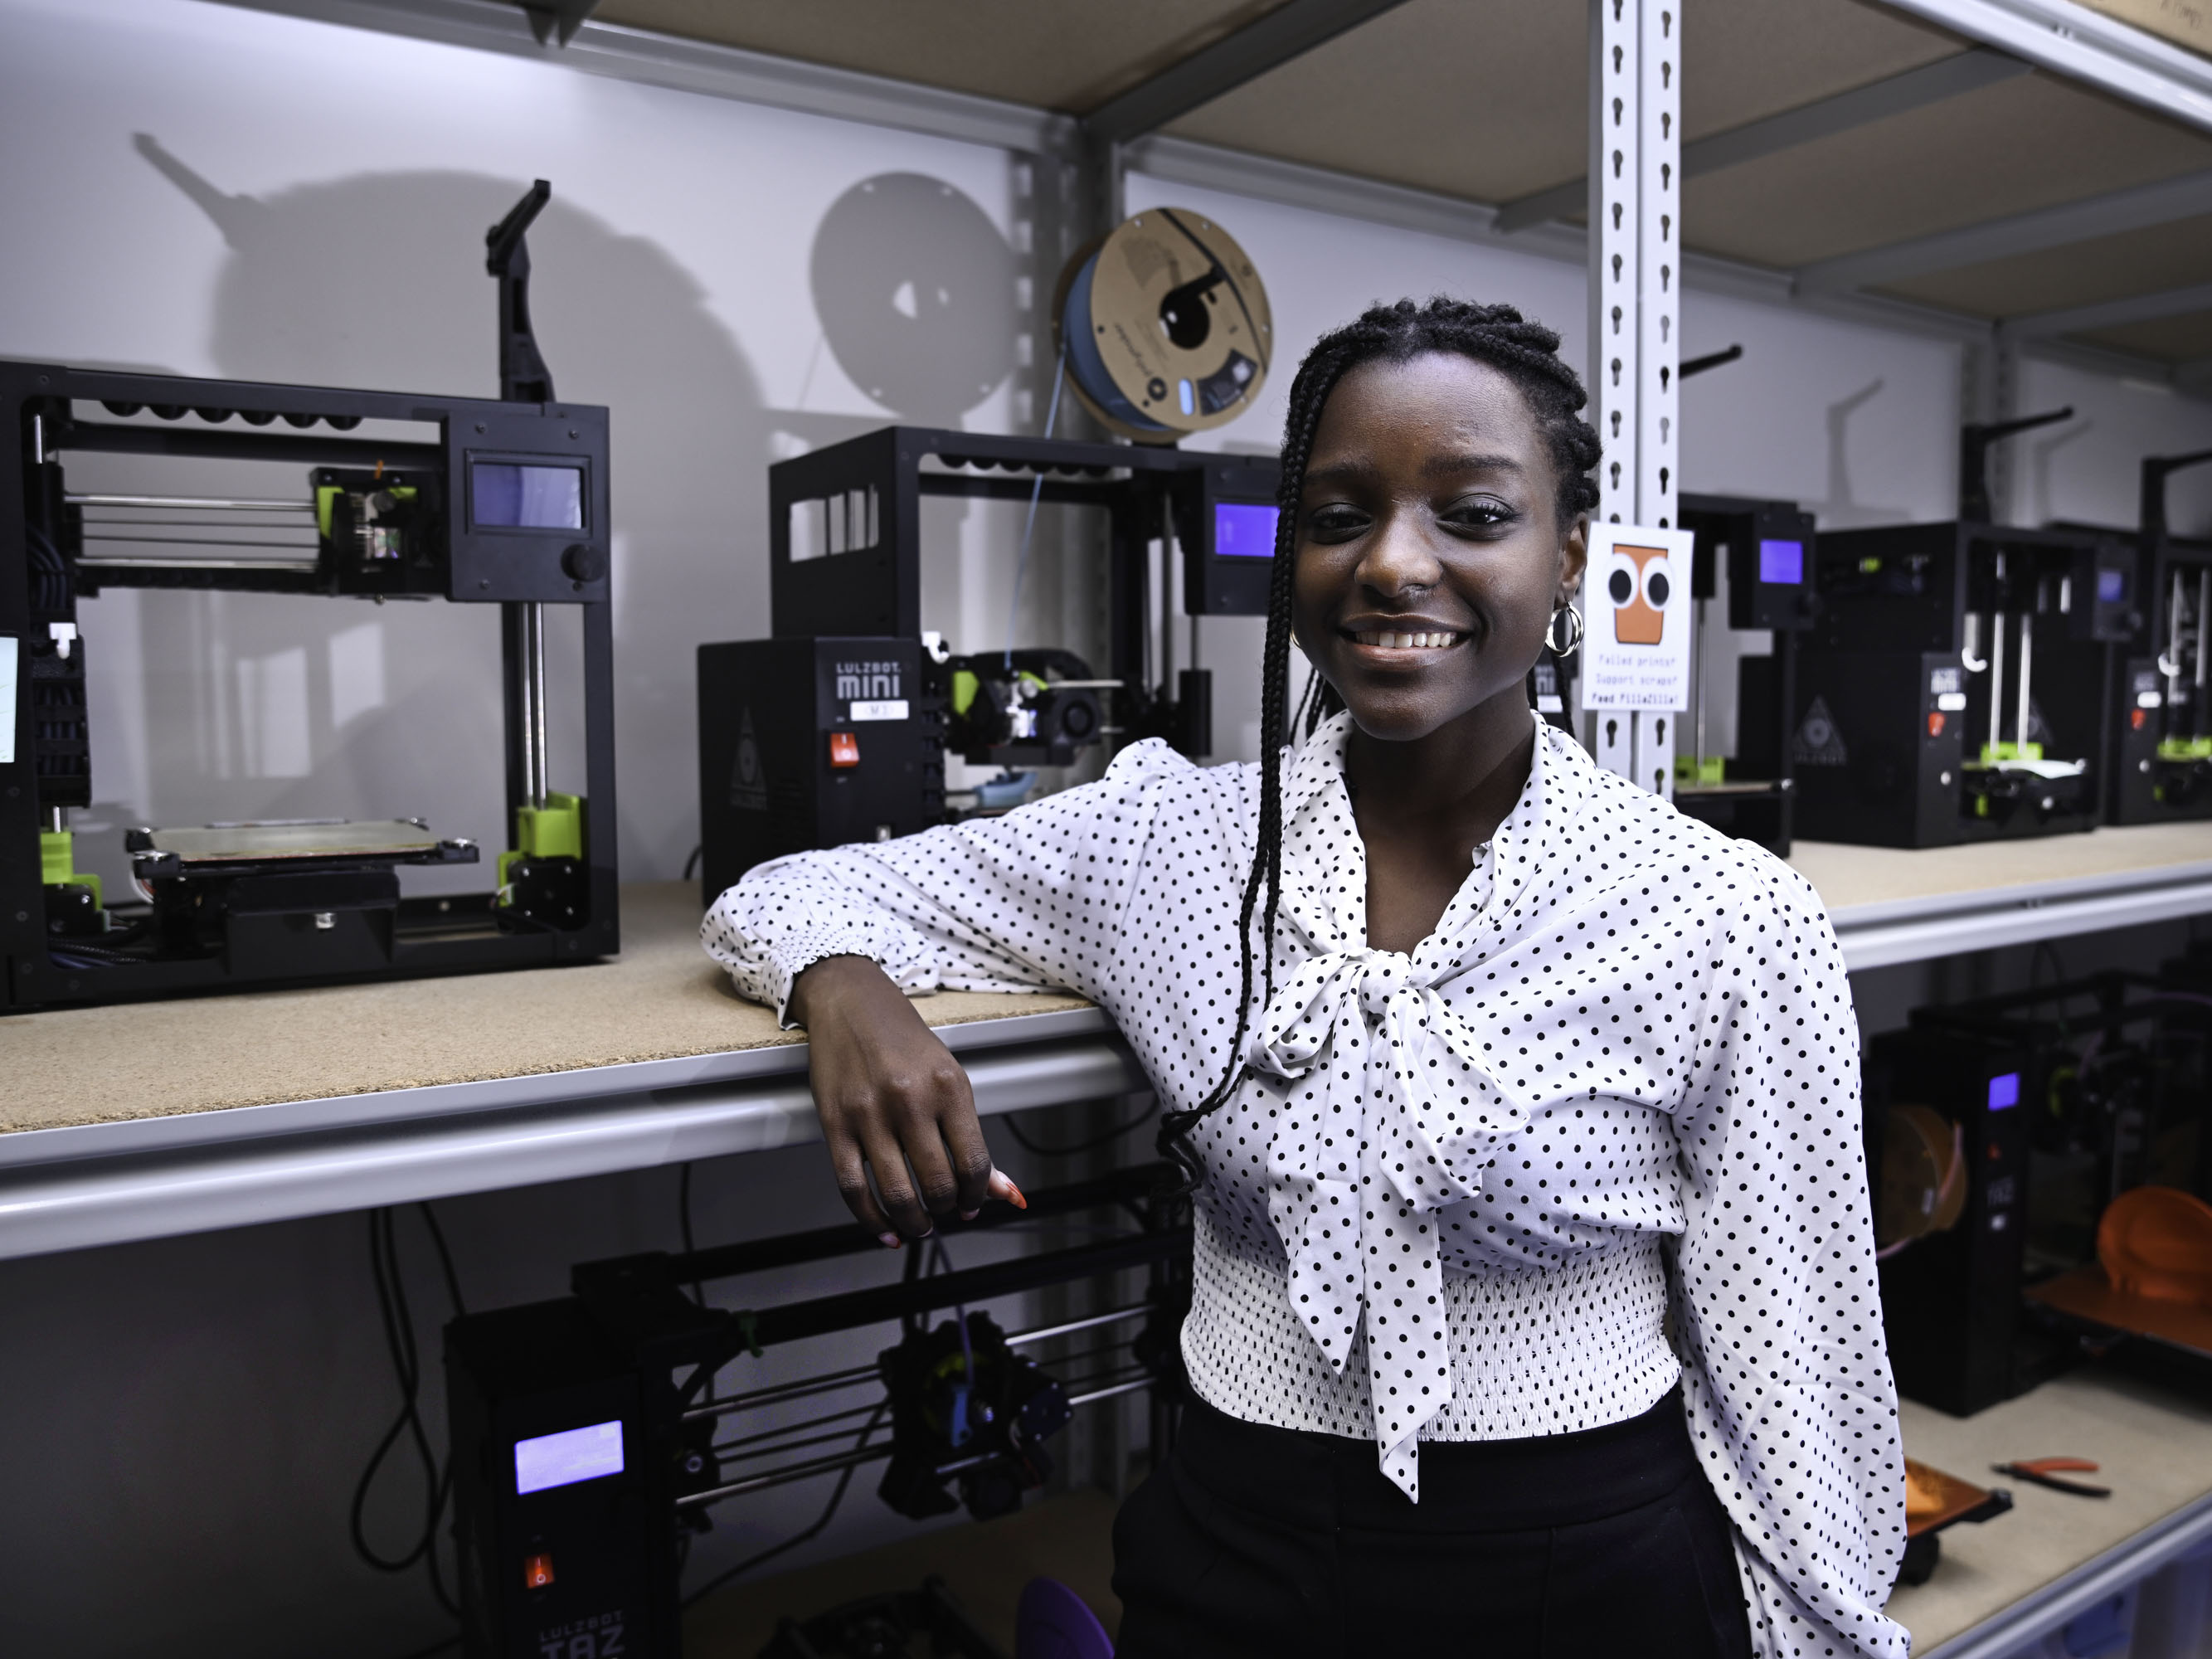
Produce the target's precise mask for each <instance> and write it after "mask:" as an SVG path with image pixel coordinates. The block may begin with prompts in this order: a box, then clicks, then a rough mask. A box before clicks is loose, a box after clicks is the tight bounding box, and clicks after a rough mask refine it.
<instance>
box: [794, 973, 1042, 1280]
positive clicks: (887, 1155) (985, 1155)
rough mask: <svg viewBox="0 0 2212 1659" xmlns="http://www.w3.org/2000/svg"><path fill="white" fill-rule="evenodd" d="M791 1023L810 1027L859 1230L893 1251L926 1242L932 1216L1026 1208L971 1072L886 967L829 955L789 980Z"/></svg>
mask: <svg viewBox="0 0 2212 1659" xmlns="http://www.w3.org/2000/svg"><path fill="white" fill-rule="evenodd" d="M790 1013H791V1017H792V1018H793V1019H795V1020H797V1021H798V1022H799V1024H801V1025H803V1026H805V1028H806V1036H807V1042H808V1044H809V1046H810V1048H811V1068H812V1071H811V1076H812V1082H813V1085H814V1108H815V1110H817V1112H819V1113H820V1114H821V1115H822V1138H823V1140H825V1141H826V1142H828V1143H829V1163H830V1166H831V1168H833V1169H834V1170H836V1175H837V1190H838V1192H839V1194H842V1197H843V1198H844V1200H845V1204H846V1206H847V1207H848V1209H850V1210H851V1211H852V1212H853V1213H854V1215H855V1216H856V1217H858V1218H860V1225H862V1226H864V1227H866V1228H867V1229H868V1230H869V1231H871V1232H872V1233H874V1234H876V1236H877V1237H879V1238H881V1239H882V1240H883V1242H884V1244H886V1245H888V1246H891V1247H894V1248H895V1247H896V1245H897V1244H898V1243H899V1241H900V1239H901V1238H902V1237H906V1238H921V1237H925V1236H926V1235H927V1234H928V1232H929V1231H931V1229H932V1228H933V1226H934V1225H935V1223H933V1221H932V1220H931V1219H930V1218H931V1217H932V1216H933V1215H952V1214H957V1215H959V1216H961V1217H962V1218H963V1219H964V1218H968V1217H971V1216H973V1215H974V1214H975V1212H976V1211H978V1210H979V1209H981V1207H982V1205H983V1200H985V1199H986V1198H1003V1199H1006V1200H1009V1201H1010V1202H1012V1203H1014V1204H1018V1205H1020V1204H1022V1203H1023V1200H1022V1195H1021V1192H1020V1189H1019V1188H1017V1187H1016V1186H1015V1185H1014V1183H1013V1182H1011V1181H1009V1180H1007V1179H1006V1176H1002V1175H1000V1174H999V1173H998V1171H997V1170H994V1168H993V1167H992V1164H991V1149H990V1148H989V1147H988V1146H986V1145H985V1144H984V1141H983V1126H982V1125H981V1123H980V1122H979V1121H977V1120H976V1117H975V1095H974V1093H973V1092H972V1091H970V1090H969V1087H968V1074H967V1073H965V1072H963V1071H962V1070H961V1069H960V1063H959V1062H958V1061H957V1060H954V1059H953V1058H952V1055H951V1051H950V1050H948V1049H947V1048H945V1044H944V1043H943V1042H940V1041H939V1039H938V1036H937V1033H936V1032H934V1031H933V1030H930V1029H929V1027H928V1026H927V1024H924V1023H923V1020H922V1018H921V1015H920V1014H918V1013H916V1012H915V1008H914V1005H913V1003H911V1002H910V1001H908V1000H907V995H906V993H904V992H903V991H902V990H900V989H899V988H898V987H897V986H896V985H894V984H892V983H891V981H890V976H889V975H886V974H885V973H884V970H883V969H881V968H879V967H878V966H877V965H876V964H875V963H872V962H871V961H870V960H869V959H868V958H867V957H823V959H822V960H821V961H819V962H817V963H814V964H813V965H812V966H811V967H810V968H808V969H806V970H805V972H803V973H801V974H800V975H799V977H798V978H797V979H796V980H794V981H793V982H792V987H791V1002H790ZM871 1170H872V1171H873V1172H874V1175H875V1187H874V1190H873V1191H871V1190H870V1188H869V1185H868V1176H869V1172H870V1171H871ZM1024 1207H1026V1206H1024Z"/></svg>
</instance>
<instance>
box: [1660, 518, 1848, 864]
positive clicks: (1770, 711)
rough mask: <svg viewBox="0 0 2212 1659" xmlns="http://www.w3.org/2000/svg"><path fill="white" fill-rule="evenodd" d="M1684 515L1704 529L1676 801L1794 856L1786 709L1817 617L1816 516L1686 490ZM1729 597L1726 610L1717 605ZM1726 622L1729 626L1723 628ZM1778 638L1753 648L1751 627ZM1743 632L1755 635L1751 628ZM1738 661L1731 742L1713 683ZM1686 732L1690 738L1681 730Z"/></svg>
mask: <svg viewBox="0 0 2212 1659" xmlns="http://www.w3.org/2000/svg"><path fill="white" fill-rule="evenodd" d="M1680 524H1681V526H1682V527H1683V528H1684V529H1685V530H1687V531H1690V532H1692V534H1694V535H1695V536H1696V538H1697V544H1696V551H1695V554H1694V556H1693V558H1692V569H1691V573H1690V592H1691V595H1692V599H1694V600H1695V601H1696V604H1697V630H1696V632H1695V634H1694V635H1692V638H1693V639H1694V640H1695V641H1696V644H1695V645H1694V646H1693V647H1692V649H1693V651H1694V653H1695V655H1694V656H1693V657H1692V674H1691V689H1690V712H1689V718H1688V719H1687V720H1685V721H1683V722H1682V725H1681V728H1680V730H1681V736H1680V738H1677V743H1678V744H1680V745H1681V746H1680V748H1678V750H1677V752H1676V755H1675V759H1674V805H1675V806H1676V807H1678V808H1679V809H1680V811H1684V812H1686V813H1688V814H1689V815H1690V816H1691V817H1694V818H1699V819H1701V820H1703V821H1704V822H1705V823H1710V824H1711V825H1712V826H1713V827H1714V828H1715V829H1719V830H1723V831H1724V832H1726V833H1727V834H1729V835H1732V836H1741V837H1743V838H1744V839H1745V840H1747V841H1755V842H1758V843H1759V845H1760V846H1762V847H1765V848H1768V849H1769V850H1770V851H1771V852H1774V853H1777V854H1783V855H1784V856H1787V854H1789V851H1790V831H1791V828H1792V823H1793V817H1794V811H1793V809H1794V806H1795V804H1796V786H1795V780H1794V778H1793V775H1792V774H1793V771H1794V769H1793V767H1792V765H1791V761H1790V742H1789V732H1788V729H1787V724H1786V720H1785V711H1786V710H1788V709H1789V708H1790V706H1791V703H1792V701H1793V697H1794V694H1795V691H1796V660H1797V638H1798V635H1800V634H1802V632H1803V631H1804V630H1805V629H1808V628H1810V627H1811V626H1812V625H1813V619H1814V616H1815V614H1816V613H1817V609H1818V604H1819V601H1818V600H1817V599H1816V598H1815V597H1814V592H1813V573H1814V548H1815V546H1816V542H1815V538H1814V532H1813V515H1812V514H1811V513H1807V512H1805V511H1803V510H1802V509H1801V508H1800V507H1797V506H1796V504H1795V503H1794V502H1790V501H1757V500H1751V499H1747V498H1744V497H1740V496H1734V495H1684V496H1683V497H1682V498H1681V501H1680ZM1723 597H1725V599H1726V602H1727V609H1726V611H1725V612H1723V614H1722V615H1720V616H1716V615H1714V614H1712V613H1713V611H1714V610H1715V609H1716V607H1715V605H1714V603H1713V602H1714V601H1715V600H1717V599H1722V598H1723ZM1723 620H1724V621H1725V623H1726V626H1725V627H1722V626H1718V625H1717V624H1719V623H1722V622H1723ZM1761 631H1765V632H1767V633H1769V634H1770V635H1771V645H1770V646H1769V648H1768V649H1766V650H1765V651H1760V650H1759V649H1757V645H1758V641H1757V640H1756V638H1755V636H1756V635H1757V634H1759V632H1761ZM1746 635H1752V636H1754V637H1752V638H1747V637H1745V636H1746ZM1731 657H1732V658H1733V659H1734V662H1735V742H1734V744H1733V752H1729V745H1726V744H1723V742H1722V741H1721V738H1720V733H1719V731H1718V721H1717V720H1716V719H1715V718H1714V708H1713V706H1714V705H1715V704H1717V702H1719V695H1718V688H1717V685H1716V684H1715V682H1716V681H1717V679H1718V678H1720V677H1721V676H1722V675H1723V674H1725V673H1726V671H1727V670H1726V666H1725V665H1726V664H1727V663H1728V661H1729V659H1730V658H1731ZM1684 738H1686V739H1687V741H1686V743H1684V742H1683V739H1684Z"/></svg>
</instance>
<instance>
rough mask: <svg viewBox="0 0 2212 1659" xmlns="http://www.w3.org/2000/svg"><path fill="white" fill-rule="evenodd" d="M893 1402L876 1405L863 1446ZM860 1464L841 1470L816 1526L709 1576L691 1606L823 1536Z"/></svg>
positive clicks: (687, 1599)
mask: <svg viewBox="0 0 2212 1659" xmlns="http://www.w3.org/2000/svg"><path fill="white" fill-rule="evenodd" d="M890 1404H891V1402H890V1401H889V1400H888V1399H886V1400H884V1401H882V1402H881V1403H880V1404H878V1406H877V1407H876V1409H875V1414H874V1415H873V1416H872V1417H870V1418H869V1419H868V1421H867V1425H866V1427H864V1428H863V1429H861V1431H860V1449H865V1448H866V1445H867V1443H868V1437H869V1436H870V1435H872V1434H873V1433H874V1432H875V1431H876V1429H877V1426H878V1425H879V1424H881V1423H882V1421H883V1420H884V1413H885V1412H887V1411H889V1410H890ZM859 1467H860V1466H859V1465H858V1464H853V1465H850V1466H848V1468H844V1469H843V1470H842V1471H840V1472H839V1474H838V1476H837V1485H836V1487H835V1488H834V1489H833V1490H832V1491H831V1492H830V1493H829V1502H828V1503H827V1504H823V1506H822V1513H821V1514H820V1515H818V1516H816V1517H815V1519H814V1524H813V1525H812V1526H811V1527H809V1528H806V1530H805V1531H804V1532H796V1533H793V1534H792V1535H791V1536H790V1537H788V1538H787V1539H785V1540H784V1541H782V1542H781V1544H772V1545H770V1546H769V1547H768V1548H766V1549H764V1550H763V1551H762V1552H761V1553H759V1554H758V1555H749V1556H747V1557H746V1558H745V1559H744V1560H742V1561H740V1562H738V1565H735V1566H734V1567H726V1568H724V1569H723V1570H722V1571H720V1572H718V1573H716V1574H715V1575H714V1577H712V1578H709V1579H708V1581H707V1582H706V1583H703V1584H702V1585H700V1586H699V1588H698V1589H695V1590H693V1591H692V1592H691V1593H690V1595H687V1596H685V1597H684V1606H685V1607H690V1605H691V1604H692V1603H693V1602H695V1601H699V1600H700V1599H701V1598H702V1597H703V1596H706V1595H712V1594H713V1593H714V1591H716V1590H718V1589H721V1588H722V1586H723V1585H725V1584H726V1583H729V1582H730V1580H732V1578H737V1577H742V1576H744V1574H746V1573H749V1572H750V1571H752V1570H753V1569H754V1568H755V1567H757V1566H759V1565H762V1563H763V1562H767V1561H773V1560H775V1558H776V1557H777V1556H779V1555H782V1554H785V1553H788V1552H789V1551H792V1550H795V1549H797V1548H798V1547H799V1546H800V1545H801V1544H804V1543H806V1542H808V1541H810V1540H812V1539H816V1538H818V1537H820V1536H821V1535H822V1533H823V1528H826V1527H828V1526H829V1522H831V1521H832V1520H833V1519H834V1518H836V1514H837V1506H838V1505H839V1504H842V1503H843V1502H844V1501H845V1488H846V1487H848V1486H851V1485H852V1484H853V1474H854V1470H855V1469H857V1468H859Z"/></svg>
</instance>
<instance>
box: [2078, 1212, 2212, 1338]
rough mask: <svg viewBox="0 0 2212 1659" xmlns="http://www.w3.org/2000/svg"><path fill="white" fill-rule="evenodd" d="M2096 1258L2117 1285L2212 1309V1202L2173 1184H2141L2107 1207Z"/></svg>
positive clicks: (2124, 1290)
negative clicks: (2167, 1185) (2163, 1185)
mask: <svg viewBox="0 0 2212 1659" xmlns="http://www.w3.org/2000/svg"><path fill="white" fill-rule="evenodd" d="M2097 1260H2098V1261H2099V1262H2100V1263H2101V1264H2102V1265H2103V1267H2104V1269H2105V1277H2106V1279H2110V1280H2111V1281H2112V1288H2113V1289H2114V1290H2116V1291H2119V1292H2120V1293H2121V1294H2122V1295H2124V1296H2139V1297H2144V1298H2146V1299H2148V1300H2149V1301H2153V1302H2188V1303H2193V1304H2196V1305H2197V1306H2198V1307H2200V1308H2212V1205H2207V1204H2206V1203H2205V1202H2204V1201H2203V1200H2202V1199H2199V1198H2197V1197H2194V1196H2193V1195H2191V1194H2188V1193H2185V1192H2182V1191H2181V1190H2179V1188H2173V1187H2137V1188H2134V1189H2133V1190H2132V1191H2130V1192H2124V1193H2122V1194H2120V1195H2119V1196H2118V1198H2116V1199H2114V1200H2112V1202H2111V1203H2110V1204H2109V1205H2107V1206H2106V1207H2105V1218H2104V1219H2103V1220H2102V1221H2101V1222H2100V1223H2099V1224H2098V1225H2097Z"/></svg>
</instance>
